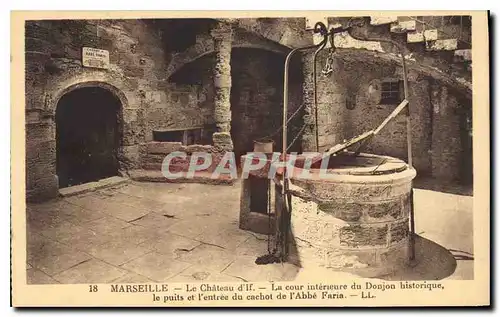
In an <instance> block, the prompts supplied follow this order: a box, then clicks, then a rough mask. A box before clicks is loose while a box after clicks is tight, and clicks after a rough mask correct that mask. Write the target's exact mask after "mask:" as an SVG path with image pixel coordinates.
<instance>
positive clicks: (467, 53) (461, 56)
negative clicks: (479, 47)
mask: <svg viewBox="0 0 500 317" xmlns="http://www.w3.org/2000/svg"><path fill="white" fill-rule="evenodd" d="M454 61H455V62H471V61H472V50H471V49H463V50H456V51H455V52H454Z"/></svg>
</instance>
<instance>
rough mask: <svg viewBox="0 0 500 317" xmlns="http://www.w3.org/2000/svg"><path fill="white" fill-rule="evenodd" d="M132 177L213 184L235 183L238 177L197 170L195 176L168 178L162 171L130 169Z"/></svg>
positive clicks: (143, 180) (154, 180) (156, 180)
mask: <svg viewBox="0 0 500 317" xmlns="http://www.w3.org/2000/svg"><path fill="white" fill-rule="evenodd" d="M128 174H129V177H130V179H132V180H134V181H138V182H160V183H199V184H212V185H233V184H234V183H235V182H236V181H237V179H234V178H231V176H230V175H220V176H219V177H217V178H212V175H213V174H212V173H207V172H196V173H195V175H194V177H193V178H187V177H180V178H175V179H169V178H166V177H165V176H164V175H163V174H162V173H161V171H157V170H155V171H148V170H143V169H138V170H130V171H129V172H128Z"/></svg>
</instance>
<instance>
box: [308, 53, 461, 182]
mask: <svg viewBox="0 0 500 317" xmlns="http://www.w3.org/2000/svg"><path fill="white" fill-rule="evenodd" d="M324 61H325V56H324V55H323V56H320V58H319V61H318V73H320V72H321V69H322V67H323V65H324ZM310 63H312V59H311V61H310ZM305 67H309V68H311V67H310V66H306V65H304V68H305ZM310 71H311V72H312V70H310ZM384 78H399V79H401V80H402V70H401V68H400V67H397V66H394V65H391V64H384V63H383V62H380V61H379V62H377V61H372V62H371V63H366V62H365V63H361V62H358V61H350V60H348V59H341V58H336V59H335V62H334V71H333V73H332V74H331V75H330V76H329V77H327V78H325V77H323V76H321V75H318V88H317V93H318V122H319V141H320V151H321V150H324V149H326V148H328V147H331V146H333V145H335V144H337V143H341V142H342V141H343V140H345V139H350V138H352V137H355V136H357V135H359V134H362V133H363V132H366V131H368V130H371V129H374V128H376V127H377V126H378V125H380V124H381V123H382V121H383V120H384V119H385V118H386V117H387V116H388V115H389V114H390V113H391V112H392V111H393V110H394V109H395V108H396V106H397V105H386V104H380V97H381V94H380V87H381V81H382V80H383V79H384ZM408 78H409V87H408V88H409V101H410V109H411V110H410V112H411V123H412V150H413V165H414V166H415V168H416V170H417V171H418V174H419V175H429V176H433V177H437V178H440V179H442V180H444V181H456V180H458V179H459V178H460V177H461V176H460V169H461V167H460V162H465V161H467V160H465V159H464V158H463V155H464V151H466V150H467V149H466V148H464V146H465V145H464V144H463V142H464V141H463V136H461V130H460V129H461V128H463V129H465V127H464V126H463V122H462V121H463V113H464V109H466V108H467V106H468V105H467V104H469V106H470V100H468V99H467V98H465V97H460V94H459V93H458V92H456V91H451V90H450V89H449V88H446V87H447V86H446V85H443V84H442V83H440V82H438V81H434V80H433V79H431V78H429V77H426V76H422V75H420V74H418V73H417V72H415V71H410V72H409V76H408ZM433 87H434V88H433ZM311 90H312V84H309V86H308V82H307V81H306V82H305V93H306V94H307V93H309V97H308V98H309V99H310V100H311V107H312V105H313V104H312V92H311ZM309 99H308V100H309ZM348 103H351V104H350V105H349V107H348ZM311 109H312V108H311ZM306 120H307V117H306ZM309 120H310V121H312V120H314V119H313V118H311V119H309ZM462 132H463V131H462ZM314 138H315V136H314V130H313V129H311V130H310V131H309V133H307V134H306V135H305V136H304V138H303V145H304V148H305V149H308V150H315V141H314ZM445 140H446V141H445ZM365 151H366V152H368V153H375V154H380V155H389V156H394V157H398V158H401V159H404V160H406V159H407V136H406V115H405V112H404V111H403V112H402V113H400V114H399V116H397V117H396V118H394V119H393V120H392V121H391V122H390V123H389V124H388V125H387V126H386V127H385V128H384V129H383V130H382V131H381V132H380V134H378V135H377V136H376V137H374V138H373V139H372V141H371V142H369V143H368V145H367V147H366V148H365ZM468 155H470V153H469V154H468Z"/></svg>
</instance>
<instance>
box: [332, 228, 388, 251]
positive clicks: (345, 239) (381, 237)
mask: <svg viewBox="0 0 500 317" xmlns="http://www.w3.org/2000/svg"><path fill="white" fill-rule="evenodd" d="M387 232H388V229H387V225H386V224H382V225H375V224H372V225H367V224H364V225H361V224H359V225H350V226H347V227H344V228H341V229H340V233H339V236H340V245H341V246H342V247H347V248H359V247H366V246H371V247H373V246H386V245H387Z"/></svg>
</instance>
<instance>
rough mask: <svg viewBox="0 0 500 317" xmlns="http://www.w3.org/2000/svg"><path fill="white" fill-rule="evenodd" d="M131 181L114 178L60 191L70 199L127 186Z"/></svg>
mask: <svg viewBox="0 0 500 317" xmlns="http://www.w3.org/2000/svg"><path fill="white" fill-rule="evenodd" d="M128 181H129V179H128V178H125V177H120V176H113V177H108V178H104V179H101V180H98V181H97V182H90V183H85V184H81V185H76V186H71V187H66V188H61V189H59V195H61V196H63V197H70V196H74V195H79V194H84V193H88V192H93V191H95V190H98V189H103V188H108V187H115V186H118V185H122V184H125V183H127V182H128Z"/></svg>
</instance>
